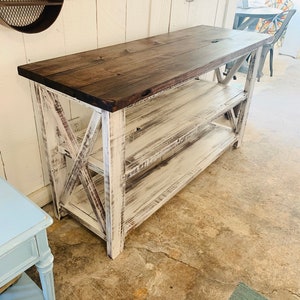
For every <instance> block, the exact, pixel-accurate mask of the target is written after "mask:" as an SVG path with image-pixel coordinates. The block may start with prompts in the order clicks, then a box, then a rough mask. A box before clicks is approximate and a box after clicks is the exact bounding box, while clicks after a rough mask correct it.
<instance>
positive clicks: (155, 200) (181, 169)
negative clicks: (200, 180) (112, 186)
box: [124, 125, 237, 232]
mask: <svg viewBox="0 0 300 300" xmlns="http://www.w3.org/2000/svg"><path fill="white" fill-rule="evenodd" d="M236 141H237V137H236V135H235V134H234V133H233V132H232V129H231V128H230V129H229V128H227V127H222V126H218V125H213V126H212V127H211V128H210V130H209V131H207V132H206V133H205V134H204V135H203V136H202V137H201V139H199V140H197V141H196V142H194V143H193V144H192V145H189V147H188V148H186V149H183V150H182V151H181V152H180V153H178V154H176V155H175V156H173V157H171V158H170V159H168V160H167V161H164V162H163V163H161V164H160V165H158V166H157V167H156V168H154V169H153V170H152V171H151V173H150V174H147V176H145V177H144V178H140V179H139V180H138V182H137V184H136V185H135V186H134V188H132V189H131V190H130V191H129V192H128V193H127V194H126V199H125V201H126V202H125V203H126V204H125V214H124V219H125V232H128V231H129V230H130V229H133V228H135V227H137V226H138V225H140V224H141V223H142V222H143V221H144V220H146V219H147V218H148V217H150V216H151V215H152V214H153V213H154V212H155V211H156V210H158V209H159V208H160V207H161V206H162V205H164V204H165V203H166V202H167V201H168V200H169V199H170V198H172V197H173V196H174V195H175V194H176V193H177V192H179V191H180V190H181V189H182V188H183V187H185V186H186V185H187V184H188V183H189V182H190V181H192V180H193V179H194V178H195V177H196V176H197V175H199V174H200V173H201V172H202V171H203V170H204V169H205V168H206V167H208V166H209V165H210V164H211V163H212V162H213V161H215V160H216V159H217V158H218V157H219V156H220V155H221V154H222V153H223V152H224V151H225V150H226V149H228V148H229V147H230V146H232V145H233V144H234V143H235V142H236Z"/></svg>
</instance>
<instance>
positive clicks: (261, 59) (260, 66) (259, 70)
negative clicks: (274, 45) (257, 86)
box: [257, 47, 269, 82]
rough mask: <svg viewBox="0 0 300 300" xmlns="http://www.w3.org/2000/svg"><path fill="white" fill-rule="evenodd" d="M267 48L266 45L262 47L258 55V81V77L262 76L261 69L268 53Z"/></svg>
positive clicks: (258, 79) (258, 78)
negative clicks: (259, 55)
mask: <svg viewBox="0 0 300 300" xmlns="http://www.w3.org/2000/svg"><path fill="white" fill-rule="evenodd" d="M268 52H269V48H268V47H263V50H262V52H261V57H260V62H259V66H258V70H257V81H258V82H259V81H260V78H261V77H262V75H263V74H262V70H263V67H264V64H265V61H266V57H267V55H268Z"/></svg>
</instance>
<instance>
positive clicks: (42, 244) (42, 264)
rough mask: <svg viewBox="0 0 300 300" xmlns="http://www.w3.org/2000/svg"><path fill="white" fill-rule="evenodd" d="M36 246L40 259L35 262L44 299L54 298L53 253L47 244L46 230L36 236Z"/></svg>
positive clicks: (51, 299)
mask: <svg viewBox="0 0 300 300" xmlns="http://www.w3.org/2000/svg"><path fill="white" fill-rule="evenodd" d="M36 238H37V243H38V248H39V251H40V256H41V259H40V261H39V262H38V263H36V265H35V266H36V268H37V270H38V272H39V275H40V281H41V285H42V290H43V295H44V299H45V300H55V289H54V278H53V255H52V253H51V250H50V248H49V246H48V240H47V234H46V230H44V231H41V232H40V233H39V234H38V235H37V236H36Z"/></svg>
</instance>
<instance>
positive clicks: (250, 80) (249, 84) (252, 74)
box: [235, 47, 262, 148]
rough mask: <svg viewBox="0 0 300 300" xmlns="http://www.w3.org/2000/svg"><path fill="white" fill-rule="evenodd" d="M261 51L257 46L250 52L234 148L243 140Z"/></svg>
mask: <svg viewBox="0 0 300 300" xmlns="http://www.w3.org/2000/svg"><path fill="white" fill-rule="evenodd" d="M261 51H262V47H259V48H258V49H257V50H256V51H253V52H252V53H251V59H250V64H249V70H248V74H247V78H246V82H245V88H244V91H245V92H246V93H247V101H244V102H242V103H241V108H240V116H239V119H238V124H237V133H238V136H239V137H238V142H237V144H236V145H235V147H236V148H238V147H240V146H241V143H242V141H243V137H244V133H245V127H246V123H247V119H248V114H249V107H250V103H251V99H252V95H253V89H254V84H255V81H256V77H257V70H258V66H259V61H260V57H261Z"/></svg>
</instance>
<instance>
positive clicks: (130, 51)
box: [18, 25, 272, 112]
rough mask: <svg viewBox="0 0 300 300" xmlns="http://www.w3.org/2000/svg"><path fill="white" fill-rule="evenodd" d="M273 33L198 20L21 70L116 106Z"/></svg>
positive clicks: (249, 47) (100, 104)
mask: <svg viewBox="0 0 300 300" xmlns="http://www.w3.org/2000/svg"><path fill="white" fill-rule="evenodd" d="M271 39H272V37H271V36H269V35H264V34H260V33H255V32H245V31H238V30H231V29H224V28H217V27H211V26H203V25H201V26H196V27H191V28H188V29H183V30H179V31H175V32H171V33H166V34H162V35H158V36H153V37H149V38H144V39H140V40H136V41H132V42H128V43H123V44H118V45H114V46H109V47H105V48H99V49H95V50H90V51H86V52H81V53H76V54H71V55H67V56H62V57H58V58H54V59H49V60H45V61H40V62H35V63H31V64H26V65H23V66H19V67H18V73H19V74H20V75H21V76H24V77H26V78H28V79H30V80H33V81H36V82H38V83H41V84H44V85H46V86H47V87H50V88H52V89H54V90H57V91H59V92H62V93H65V94H67V95H69V96H71V97H74V98H76V99H78V100H80V101H83V102H85V103H88V104H91V105H93V106H96V107H99V108H102V109H105V110H108V111H111V112H113V111H117V110H119V109H122V108H124V107H127V106H129V105H131V104H133V103H135V102H137V101H139V100H141V99H144V98H146V97H149V96H151V95H154V94H156V93H158V92H160V91H163V90H166V89H168V88H171V87H173V86H175V85H177V84H180V83H182V82H184V81H186V80H188V79H191V78H193V77H195V76H199V75H201V74H204V73H207V72H208V71H211V70H214V69H215V68H217V67H219V66H221V65H223V64H225V63H226V62H229V61H231V60H233V59H236V58H237V57H240V56H242V55H245V54H247V53H249V52H251V51H253V50H255V49H257V48H258V47H259V46H262V45H263V44H265V43H267V42H270V41H271Z"/></svg>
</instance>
